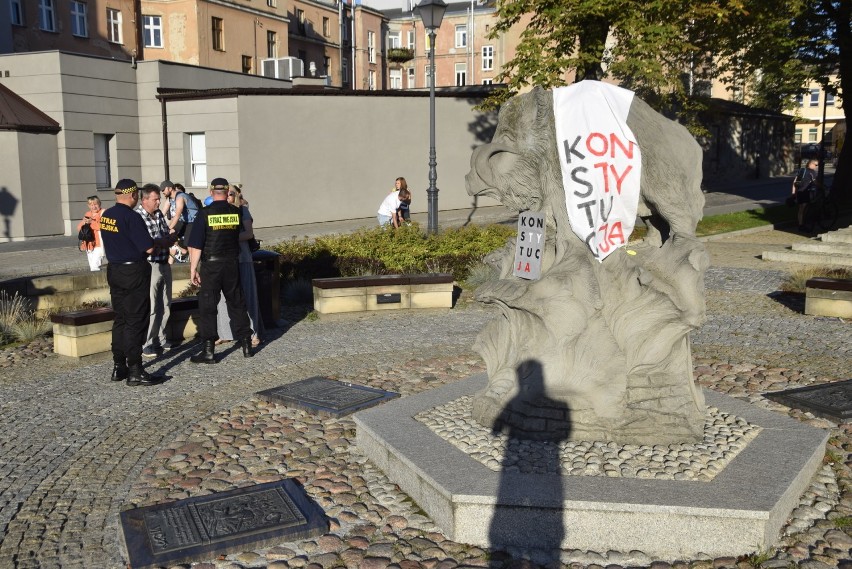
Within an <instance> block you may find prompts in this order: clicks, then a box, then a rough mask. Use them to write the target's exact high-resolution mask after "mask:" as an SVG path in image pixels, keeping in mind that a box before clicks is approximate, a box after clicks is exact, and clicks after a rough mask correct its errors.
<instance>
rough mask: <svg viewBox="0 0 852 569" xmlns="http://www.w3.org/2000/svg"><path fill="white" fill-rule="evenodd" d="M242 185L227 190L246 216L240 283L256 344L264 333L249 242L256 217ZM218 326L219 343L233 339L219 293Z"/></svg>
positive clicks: (252, 342) (241, 245)
mask: <svg viewBox="0 0 852 569" xmlns="http://www.w3.org/2000/svg"><path fill="white" fill-rule="evenodd" d="M241 188H242V186H241V185H239V184H237V185H231V187H230V189H229V190H228V203H229V204H231V205H234V206H236V207H238V208H240V211H241V212H242V218H243V230H242V231H241V232H240V257H239V267H240V269H239V270H240V286H242V288H243V297H244V298H245V301H246V311H247V312H248V316H249V320H250V321H251V329H252V337H251V344H252V346H254V347H257V346H258V345H259V344H260V339H261V335H262V334H263V319H261V317H260V303H259V302H258V297H257V281H256V279H255V276H254V263H253V262H252V255H251V250H250V249H249V246H248V241H249V239H251V238H253V237H254V227H253V226H252V222H253V219H252V217H251V213H250V212H249V209H248V202H247V201H246V200H245V198H243V194H242V190H241ZM216 312H217V322H216V324H217V328H218V333H219V339H218V340H217V343H220V344H221V343H224V342H231V341H233V339H234V336H233V334H232V333H231V321H230V320H229V318H228V309H227V307H226V306H225V297H224V296H221V297H219V306H218V308H217V311H216Z"/></svg>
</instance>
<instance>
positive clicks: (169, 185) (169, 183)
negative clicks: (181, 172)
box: [160, 180, 175, 190]
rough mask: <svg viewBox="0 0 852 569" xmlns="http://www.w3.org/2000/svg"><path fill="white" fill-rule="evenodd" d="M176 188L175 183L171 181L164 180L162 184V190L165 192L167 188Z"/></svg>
mask: <svg viewBox="0 0 852 569" xmlns="http://www.w3.org/2000/svg"><path fill="white" fill-rule="evenodd" d="M174 187H175V185H174V183H172V181H171V180H163V181H162V182H160V189H161V190H165V189H166V188H174Z"/></svg>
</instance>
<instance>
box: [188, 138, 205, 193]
mask: <svg viewBox="0 0 852 569" xmlns="http://www.w3.org/2000/svg"><path fill="white" fill-rule="evenodd" d="M188 136H189V179H190V183H191V184H192V185H193V186H195V187H199V186H203V187H206V186H207V141H206V135H205V133H203V132H195V133H190V134H189V135H188Z"/></svg>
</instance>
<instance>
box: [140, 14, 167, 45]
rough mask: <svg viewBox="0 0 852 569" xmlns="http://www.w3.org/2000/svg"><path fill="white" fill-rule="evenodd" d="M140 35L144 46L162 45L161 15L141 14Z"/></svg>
mask: <svg viewBox="0 0 852 569" xmlns="http://www.w3.org/2000/svg"><path fill="white" fill-rule="evenodd" d="M142 35H143V36H144V38H145V47H163V18H162V16H142Z"/></svg>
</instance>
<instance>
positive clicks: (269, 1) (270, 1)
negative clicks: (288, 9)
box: [266, 0, 278, 8]
mask: <svg viewBox="0 0 852 569" xmlns="http://www.w3.org/2000/svg"><path fill="white" fill-rule="evenodd" d="M266 5H267V6H269V7H270V8H275V7H276V6H278V0H266Z"/></svg>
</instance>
